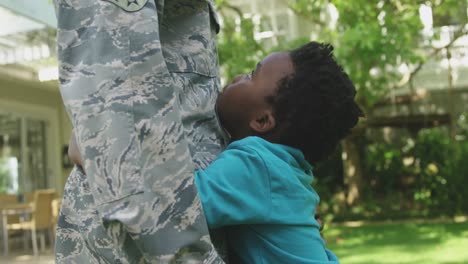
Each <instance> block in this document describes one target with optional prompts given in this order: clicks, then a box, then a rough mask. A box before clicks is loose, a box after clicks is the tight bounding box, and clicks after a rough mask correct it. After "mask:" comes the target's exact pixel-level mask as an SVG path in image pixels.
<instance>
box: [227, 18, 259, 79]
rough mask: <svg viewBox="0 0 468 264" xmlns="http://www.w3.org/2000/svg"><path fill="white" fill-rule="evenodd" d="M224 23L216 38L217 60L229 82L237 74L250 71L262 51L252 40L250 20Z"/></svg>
mask: <svg viewBox="0 0 468 264" xmlns="http://www.w3.org/2000/svg"><path fill="white" fill-rule="evenodd" d="M239 19H240V23H239V25H236V23H235V20H229V19H226V20H225V21H224V25H223V29H222V33H221V35H220V38H218V48H219V60H220V64H221V67H222V70H223V77H226V78H227V79H228V80H231V79H232V78H234V77H235V76H236V75H238V74H243V73H248V72H250V71H252V69H253V68H254V67H255V65H256V64H257V62H258V61H259V60H260V58H262V57H263V55H264V53H265V52H264V51H263V49H262V47H261V46H260V44H259V43H258V42H257V41H256V40H255V39H254V30H253V29H254V25H253V22H252V20H251V19H246V18H243V17H241V18H239Z"/></svg>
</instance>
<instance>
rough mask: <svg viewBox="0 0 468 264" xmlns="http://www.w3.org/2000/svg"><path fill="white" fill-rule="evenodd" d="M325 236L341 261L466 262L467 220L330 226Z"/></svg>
mask: <svg viewBox="0 0 468 264" xmlns="http://www.w3.org/2000/svg"><path fill="white" fill-rule="evenodd" d="M325 237H326V239H327V241H328V247H329V248H330V249H331V250H332V251H333V252H334V253H335V254H336V255H337V256H338V258H339V259H340V262H341V263H342V264H356V263H359V264H372V263H379V264H380V263H382V264H396V263H408V264H409V263H411V264H415V263H420V264H435V263H437V264H455V263H457V264H461V263H464V264H466V263H468V222H464V223H439V224H412V223H408V224H379V225H377V224H371V225H364V226H360V227H342V226H331V227H328V228H327V229H326V230H325Z"/></svg>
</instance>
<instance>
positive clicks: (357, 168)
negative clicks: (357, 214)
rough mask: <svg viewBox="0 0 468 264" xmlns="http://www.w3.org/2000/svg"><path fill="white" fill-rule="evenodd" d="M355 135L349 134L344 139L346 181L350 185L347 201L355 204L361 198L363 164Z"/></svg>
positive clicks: (349, 203)
mask: <svg viewBox="0 0 468 264" xmlns="http://www.w3.org/2000/svg"><path fill="white" fill-rule="evenodd" d="M356 139H357V138H356V137H355V136H349V137H347V138H345V139H344V140H343V141H342V148H343V156H342V158H343V169H344V174H345V175H344V181H345V185H346V186H347V187H348V191H347V194H346V203H347V204H348V205H353V204H354V203H355V202H356V201H358V200H359V195H360V194H361V191H362V183H363V180H362V178H363V177H362V176H363V175H362V173H363V172H362V164H361V157H360V155H359V146H358V142H357V140H356Z"/></svg>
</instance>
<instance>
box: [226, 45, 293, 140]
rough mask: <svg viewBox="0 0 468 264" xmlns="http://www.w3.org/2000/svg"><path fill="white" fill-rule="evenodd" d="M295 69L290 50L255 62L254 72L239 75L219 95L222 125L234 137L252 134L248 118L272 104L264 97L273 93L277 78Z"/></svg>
mask: <svg viewBox="0 0 468 264" xmlns="http://www.w3.org/2000/svg"><path fill="white" fill-rule="evenodd" d="M293 71H294V68H293V64H292V61H291V58H290V56H289V53H287V52H278V53H272V54H270V55H268V56H267V57H265V58H264V59H263V60H262V61H261V62H259V63H258V64H257V67H256V69H255V70H254V71H252V72H251V73H249V74H245V75H238V76H237V77H236V78H234V80H233V81H232V82H231V83H230V84H229V85H227V86H226V87H225V88H224V89H223V92H222V93H221V94H220V95H219V97H218V101H217V110H218V115H219V118H220V120H221V122H222V124H223V126H224V128H225V129H226V130H227V131H228V132H229V133H230V134H231V137H232V139H233V140H237V139H240V138H243V137H246V136H249V135H251V134H252V133H251V132H252V128H251V127H250V126H249V123H250V121H252V120H254V119H255V118H258V116H259V114H260V113H261V112H262V111H265V110H266V109H270V110H271V108H272V107H271V105H269V104H268V102H267V101H266V100H265V99H266V98H267V97H268V96H274V94H275V91H276V89H277V87H278V81H279V80H281V79H283V78H284V77H286V76H288V75H291V74H292V73H293Z"/></svg>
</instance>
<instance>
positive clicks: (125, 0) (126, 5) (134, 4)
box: [103, 0, 148, 12]
mask: <svg viewBox="0 0 468 264" xmlns="http://www.w3.org/2000/svg"><path fill="white" fill-rule="evenodd" d="M103 1H107V2H111V3H113V4H115V5H117V6H118V7H120V8H122V9H123V10H125V11H127V12H135V11H138V10H140V9H142V8H143V7H144V6H145V5H146V3H147V2H148V0H103Z"/></svg>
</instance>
